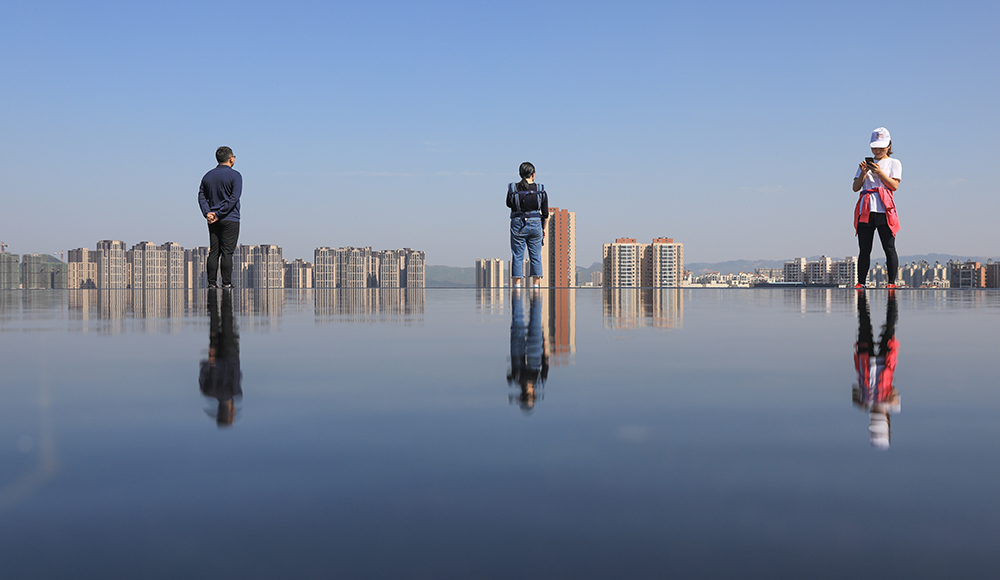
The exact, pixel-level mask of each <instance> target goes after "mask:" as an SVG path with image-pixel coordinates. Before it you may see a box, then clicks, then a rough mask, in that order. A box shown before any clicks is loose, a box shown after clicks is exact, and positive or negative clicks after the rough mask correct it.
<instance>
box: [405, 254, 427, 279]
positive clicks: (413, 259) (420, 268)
mask: <svg viewBox="0 0 1000 580" xmlns="http://www.w3.org/2000/svg"><path fill="white" fill-rule="evenodd" d="M403 253H404V259H403V265H404V268H403V269H404V273H403V276H402V286H403V287H404V288H424V287H425V286H426V285H427V278H426V276H425V270H426V264H427V256H426V255H425V254H424V252H422V251H420V250H413V249H410V248H403Z"/></svg>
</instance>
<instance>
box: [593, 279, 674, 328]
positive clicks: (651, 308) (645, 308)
mask: <svg viewBox="0 0 1000 580" xmlns="http://www.w3.org/2000/svg"><path fill="white" fill-rule="evenodd" d="M601 293H602V297H603V302H604V326H605V328H637V327H639V326H654V327H658V328H682V327H683V321H684V294H683V292H682V291H681V290H675V289H668V290H662V289H659V288H645V289H638V288H621V289H614V288H606V289H604V290H602V292H601Z"/></svg>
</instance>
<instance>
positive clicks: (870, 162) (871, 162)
mask: <svg viewBox="0 0 1000 580" xmlns="http://www.w3.org/2000/svg"><path fill="white" fill-rule="evenodd" d="M865 163H866V164H867V165H868V168H869V169H875V166H876V165H877V163H875V158H874V157H865Z"/></svg>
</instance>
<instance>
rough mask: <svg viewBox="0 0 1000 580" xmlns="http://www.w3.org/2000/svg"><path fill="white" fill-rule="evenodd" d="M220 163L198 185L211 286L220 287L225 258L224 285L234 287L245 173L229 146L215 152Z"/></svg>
mask: <svg viewBox="0 0 1000 580" xmlns="http://www.w3.org/2000/svg"><path fill="white" fill-rule="evenodd" d="M215 160H216V161H218V162H219V166H218V167H216V168H215V169H213V170H211V171H209V172H208V173H206V174H205V177H202V178H201V187H199V188H198V205H199V206H201V215H203V216H205V220H206V221H207V222H208V241H209V244H210V246H211V247H210V249H209V251H208V261H207V263H206V265H205V266H206V270H207V271H208V287H209V288H216V287H218V281H217V280H216V276H217V274H218V272H219V261H220V259H221V261H222V285H223V286H225V287H226V288H232V286H233V252H235V251H236V242H237V240H238V239H239V237H240V196H241V195H242V194H243V176H242V175H240V172H239V171H236V170H235V169H233V164H235V163H236V156H235V155H233V150H232V149H230V148H229V147H219V148H218V149H216V151H215Z"/></svg>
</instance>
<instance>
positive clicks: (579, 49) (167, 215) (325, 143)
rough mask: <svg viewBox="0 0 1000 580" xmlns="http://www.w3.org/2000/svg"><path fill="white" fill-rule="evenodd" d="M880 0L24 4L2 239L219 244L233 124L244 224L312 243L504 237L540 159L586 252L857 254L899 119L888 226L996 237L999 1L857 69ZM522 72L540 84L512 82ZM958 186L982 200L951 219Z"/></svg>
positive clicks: (910, 12)
mask: <svg viewBox="0 0 1000 580" xmlns="http://www.w3.org/2000/svg"><path fill="white" fill-rule="evenodd" d="M867 8H868V5H866V4H864V3H857V2H846V3H839V4H833V5H821V4H808V3H805V4H804V3H791V4H783V3H772V4H760V3H751V2H725V3H721V2H709V3H707V4H706V3H701V4H691V5H681V4H662V3H661V4H655V3H626V4H624V5H616V6H614V7H611V6H608V5H604V4H600V3H596V2H585V3H583V4H581V5H578V6H574V8H573V10H572V11H570V10H567V9H566V7H565V5H563V4H558V3H554V2H546V1H543V2H533V3H530V4H529V3H520V2H511V3H507V4H501V5H496V4H488V5H469V6H467V7H466V8H465V9H463V10H455V7H454V5H453V4H451V3H444V2H436V1H433V0H432V1H431V2H428V3H423V4H420V5H413V4H411V3H404V2H392V1H390V2H380V3H374V4H356V5H340V4H338V5H330V4H324V3H317V2H308V3H306V4H297V5H295V6H291V7H283V6H277V5H275V6H263V5H254V6H252V7H248V8H247V9H246V10H240V11H238V12H239V13H238V14H233V11H232V10H231V9H230V8H229V7H226V6H208V7H206V6H199V7H197V8H196V7H195V6H194V5H192V4H182V5H178V6H175V7H173V8H172V9H171V10H170V11H169V13H164V12H163V11H162V10H161V9H160V8H157V7H156V6H153V5H143V4H135V5H130V6H126V7H119V6H112V5H101V6H88V7H83V6H81V5H78V4H74V3H70V2H61V1H51V2H42V3H31V4H20V5H17V6H12V7H11V8H10V9H9V10H7V11H6V12H5V14H4V16H5V18H4V20H3V30H4V33H3V34H0V47H2V48H0V49H2V50H3V51H4V54H6V55H9V58H5V59H0V72H3V73H4V75H5V78H9V79H14V82H12V83H10V86H9V88H8V91H6V92H5V101H4V104H5V105H6V107H7V109H8V110H10V111H15V112H16V114H11V115H7V116H6V117H5V118H4V119H3V120H2V121H0V129H2V131H3V134H4V137H5V138H4V140H3V143H2V144H0V148H2V150H0V153H2V154H0V191H2V192H3V195H4V204H5V205H4V211H3V213H2V215H0V239H3V240H4V241H5V242H7V243H8V244H10V245H11V247H10V251H11V252H14V253H18V254H24V253H28V252H45V253H49V252H51V251H53V250H56V251H61V250H60V249H61V248H72V247H76V246H78V245H79V242H78V241H77V240H80V239H90V237H91V235H90V234H89V233H88V232H91V231H92V232H100V235H103V236H107V237H108V238H112V239H121V240H137V239H146V238H147V237H148V239H153V240H168V239H169V240H173V241H175V242H176V243H178V244H181V245H183V246H185V247H193V246H200V245H203V244H205V243H206V242H207V237H208V236H207V232H206V231H205V224H204V220H203V219H202V217H201V215H200V212H199V211H198V209H197V203H196V195H197V189H198V183H199V180H200V178H201V176H202V175H204V173H205V172H206V171H208V170H209V169H211V168H212V167H214V165H215V162H214V159H213V152H214V151H215V148H216V147H218V146H220V145H228V146H231V147H232V148H233V149H234V151H235V152H236V155H237V161H236V169H237V170H239V171H240V172H241V173H242V174H243V176H244V194H243V202H242V214H243V221H242V225H241V238H242V240H244V241H246V242H247V243H250V244H261V243H268V242H269V241H271V240H281V243H282V245H283V247H284V248H285V250H286V252H287V253H288V255H290V256H296V257H301V258H305V259H308V256H309V255H310V252H311V250H312V249H313V248H314V247H315V244H316V242H319V241H320V240H321V239H322V241H323V243H328V244H330V245H336V246H343V245H348V244H352V245H356V246H371V247H403V246H406V245H411V246H415V247H420V248H423V249H424V251H426V252H428V254H429V255H430V256H432V260H431V263H433V264H452V265H455V264H471V263H473V261H474V260H475V259H476V258H477V257H481V256H496V255H501V252H502V251H503V250H504V249H505V248H506V247H507V240H506V235H507V228H506V227H505V225H506V224H505V221H506V217H507V212H506V208H505V207H504V206H503V202H502V201H501V200H502V199H503V196H504V192H505V191H506V185H507V183H508V182H511V181H516V180H517V179H518V175H517V167H518V165H519V164H520V163H521V162H522V161H531V162H532V163H534V164H535V166H536V167H537V170H538V173H537V180H538V181H539V182H540V183H543V184H545V186H546V189H547V191H548V192H549V194H550V202H551V203H552V204H553V205H556V206H559V207H572V208H573V209H574V211H575V212H576V213H577V216H578V218H579V224H578V226H579V227H578V232H577V240H578V244H579V248H580V252H579V254H578V256H577V258H578V260H579V262H580V263H582V264H584V265H587V264H591V263H593V262H597V261H600V245H601V244H602V243H603V242H605V241H606V240H608V239H613V238H614V237H617V236H619V235H629V236H634V237H636V238H637V239H642V240H648V239H651V238H653V237H655V236H658V235H662V234H663V233H664V232H665V231H666V232H669V233H670V235H672V236H674V237H675V238H676V239H682V240H684V241H685V244H686V245H687V246H688V248H689V251H688V255H687V256H686V258H687V260H689V261H692V262H719V261H723V260H726V259H758V258H762V257H769V256H770V257H774V258H778V259H782V258H787V257H789V256H790V255H792V254H805V255H818V254H822V253H826V254H830V255H847V254H851V253H854V252H855V251H856V250H855V249H854V248H855V246H856V240H855V238H854V232H853V229H852V227H851V217H850V216H851V214H852V209H853V207H854V203H855V201H856V200H857V195H856V194H854V193H852V192H851V190H850V186H849V183H850V180H851V178H852V177H853V175H854V171H855V170H856V168H857V167H858V163H859V162H860V161H861V159H863V157H865V156H866V155H870V154H871V153H870V150H869V148H868V137H869V135H870V134H871V131H872V129H873V128H875V127H880V126H884V127H887V128H888V129H889V130H890V131H891V132H892V135H893V138H894V143H893V147H894V150H895V154H894V156H895V157H896V158H898V159H899V160H900V161H901V162H902V164H903V179H902V184H901V186H900V188H899V192H898V194H897V195H896V202H897V206H898V210H899V216H900V222H901V226H902V229H901V230H900V233H899V240H898V243H897V248H898V250H899V251H900V252H902V253H905V254H911V253H912V254H925V253H929V252H931V251H940V252H944V253H949V254H955V255H975V254H978V253H990V252H991V251H992V248H994V247H996V240H995V234H994V230H995V228H994V227H993V223H992V221H993V218H992V217H991V216H995V215H998V213H1000V196H998V195H996V185H995V183H994V181H993V179H992V172H991V171H990V163H989V162H988V160H991V159H993V158H994V157H996V155H997V153H998V152H1000V151H998V150H1000V144H998V143H996V141H995V140H994V139H993V138H992V135H994V134H995V133H997V131H998V129H1000V111H997V109H996V107H995V104H994V100H995V99H994V98H993V95H995V94H996V93H997V92H998V88H1000V81H998V79H997V78H996V75H990V74H983V73H982V71H984V70H985V71H988V70H994V69H995V68H997V64H998V62H997V61H998V59H1000V55H998V51H996V49H995V46H994V45H995V38H994V37H995V31H994V26H993V23H995V22H996V21H997V20H998V19H1000V6H998V5H997V4H996V3H983V2H976V3H960V4H958V5H956V4H954V3H947V4H946V3H943V2H942V3H933V2H932V3H920V4H906V3H892V4H891V5H890V6H889V7H888V8H887V10H888V11H889V12H890V13H891V14H892V23H891V26H887V27H886V31H885V34H884V35H883V36H884V38H885V43H886V47H885V49H884V52H885V54H886V55H888V56H887V57H886V61H885V66H884V67H882V69H880V72H879V78H878V84H879V86H881V87H885V90H884V94H882V93H881V92H877V91H872V90H871V89H870V88H869V87H870V86H871V83H870V82H867V81H865V80H864V78H865V74H864V73H862V72H861V71H860V70H859V69H860V68H861V63H864V62H868V61H871V60H878V59H879V58H880V57H879V56H878V54H879V49H878V47H876V46H872V43H870V42H861V41H858V40H856V39H857V37H858V35H864V34H866V32H865V30H866V28H865V27H866V26H867V25H866V24H864V23H863V22H862V21H861V20H860V19H859V17H858V15H859V14H861V13H864V11H865V10H866V9H867ZM522 16H523V17H525V18H527V19H529V20H530V22H531V26H532V27H534V28H536V29H537V30H540V31H544V34H540V35H539V38H537V39H536V40H535V41H534V42H531V43H520V42H516V41H515V40H514V39H512V38H511V32H510V31H511V30H512V27H513V26H514V25H515V23H516V22H517V20H518V18H519V17H522ZM220 22H226V23H228V25H227V26H217V23H220ZM331 30H335V31H336V32H335V33H333V34H331ZM441 30H448V31H449V33H448V34H442V33H441V32H440V31H441ZM664 31H669V33H664ZM928 31H933V33H932V34H928ZM207 37H211V38H213V45H214V46H218V47H224V49H225V51H226V53H227V54H228V55H229V57H228V59H227V61H226V63H225V65H224V69H225V71H226V74H227V75H229V76H230V78H232V79H234V81H235V86H238V87H239V89H238V90H233V91H228V92H227V91H223V92H222V94H221V95H218V96H212V97H207V96H206V95H205V94H204V92H203V91H199V90H194V88H195V87H199V86H208V85H209V84H210V83H212V82H214V81H216V80H217V79H218V76H219V74H220V65H219V64H218V63H217V62H216V61H217V59H216V58H214V56H213V54H211V51H210V50H209V49H207V48H206V45H205V42H204V39H205V38H207ZM705 39H711V42H706V41H705ZM970 54H974V55H976V58H975V59H969V58H968V55H970ZM303 55H309V58H308V63H309V64H308V65H306V64H305V61H304V59H303ZM520 86H537V87H538V90H533V91H532V90H525V91H524V92H523V94H521V93H518V94H517V96H516V98H512V97H511V92H512V91H516V90H517V88H518V87H520ZM444 89H446V90H444ZM956 145H958V146H959V147H960V149H959V151H956V150H955V149H956ZM958 159H960V160H961V161H960V162H959V161H958ZM944 199H948V200H957V202H958V203H957V205H958V207H957V208H956V209H959V210H961V208H964V207H974V208H976V211H975V212H965V215H964V216H963V218H964V219H963V225H962V227H960V228H948V227H941V226H942V223H941V215H942V212H941V210H940V208H941V203H942V200H944ZM438 200H440V201H438ZM444 200H447V201H444ZM442 202H443V203H442ZM452 215H454V218H453V219H451V220H449V219H448V218H449V217H450V216H452ZM776 215H782V216H787V217H786V219H784V220H782V227H781V228H780V229H778V228H773V227H771V228H762V227H761V225H762V224H772V223H774V218H775V216H776ZM42 216H44V219H43V220H42V219H41V217H42ZM442 220H443V223H446V224H447V227H446V228H433V227H428V224H431V223H442ZM708 224H710V225H708ZM456 240H462V243H456V242H455V241H456ZM733 248H739V249H740V252H739V254H738V255H736V254H734V252H733ZM789 248H794V251H789V250H788V249H789Z"/></svg>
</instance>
